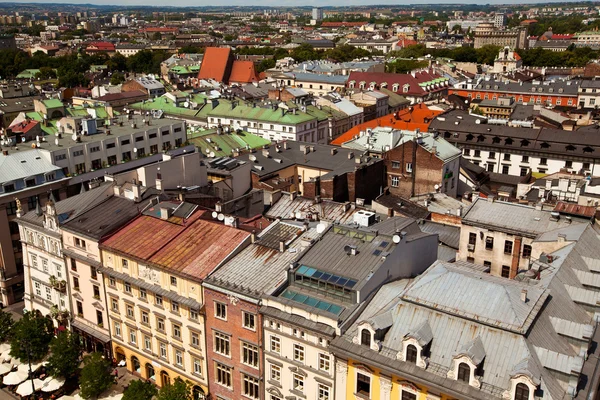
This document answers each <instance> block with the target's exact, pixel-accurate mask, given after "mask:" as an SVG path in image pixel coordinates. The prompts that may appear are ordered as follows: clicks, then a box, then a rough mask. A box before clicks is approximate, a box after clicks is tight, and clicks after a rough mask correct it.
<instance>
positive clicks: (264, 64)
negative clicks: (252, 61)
mask: <svg viewBox="0 0 600 400" xmlns="http://www.w3.org/2000/svg"><path fill="white" fill-rule="evenodd" d="M275 64H276V63H275V60H274V59H272V58H265V59H263V60H261V61H260V63H259V64H258V67H256V72H259V73H260V72H263V71H266V70H268V69H269V68H273V67H275Z"/></svg>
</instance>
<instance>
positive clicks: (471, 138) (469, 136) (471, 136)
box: [467, 133, 474, 141]
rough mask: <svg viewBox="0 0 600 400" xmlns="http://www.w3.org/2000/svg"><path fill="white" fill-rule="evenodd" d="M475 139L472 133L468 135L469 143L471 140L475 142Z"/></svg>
mask: <svg viewBox="0 0 600 400" xmlns="http://www.w3.org/2000/svg"><path fill="white" fill-rule="evenodd" d="M473 138H474V136H473V135H471V134H470V133H469V134H468V135H467V140H468V141H471V140H473Z"/></svg>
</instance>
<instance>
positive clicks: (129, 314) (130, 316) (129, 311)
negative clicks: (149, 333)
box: [126, 304, 134, 318]
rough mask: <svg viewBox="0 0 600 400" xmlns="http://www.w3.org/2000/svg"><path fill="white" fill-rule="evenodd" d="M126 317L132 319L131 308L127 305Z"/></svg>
mask: <svg viewBox="0 0 600 400" xmlns="http://www.w3.org/2000/svg"><path fill="white" fill-rule="evenodd" d="M126 307H127V317H128V318H134V316H133V306H131V305H129V304H127V306H126Z"/></svg>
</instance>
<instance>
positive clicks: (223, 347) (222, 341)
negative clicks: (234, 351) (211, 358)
mask: <svg viewBox="0 0 600 400" xmlns="http://www.w3.org/2000/svg"><path fill="white" fill-rule="evenodd" d="M215 353H219V354H223V355H225V356H228V355H229V336H228V335H224V334H222V333H219V332H215Z"/></svg>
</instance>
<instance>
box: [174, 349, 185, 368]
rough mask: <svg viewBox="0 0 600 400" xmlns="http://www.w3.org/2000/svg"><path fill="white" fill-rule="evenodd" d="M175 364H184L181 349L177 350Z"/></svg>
mask: <svg viewBox="0 0 600 400" xmlns="http://www.w3.org/2000/svg"><path fill="white" fill-rule="evenodd" d="M175 364H176V365H178V366H180V367H181V366H183V353H182V352H181V350H175Z"/></svg>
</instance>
